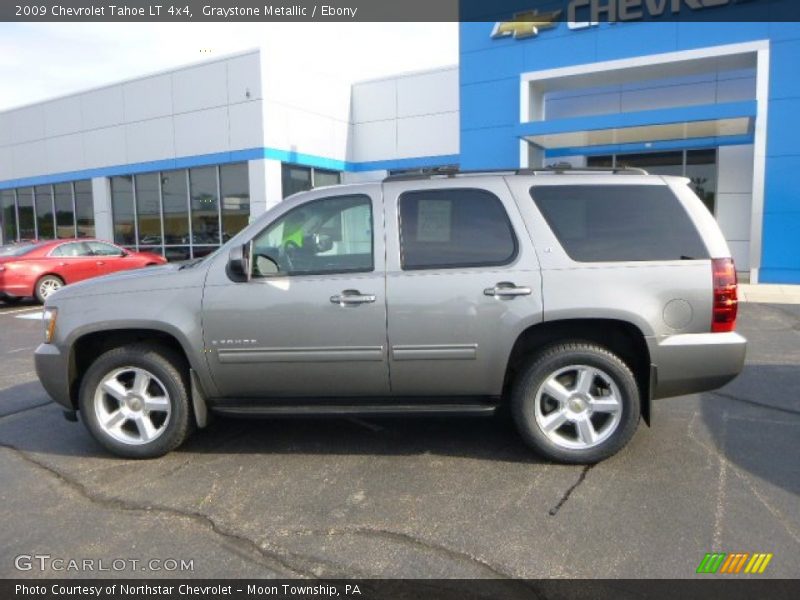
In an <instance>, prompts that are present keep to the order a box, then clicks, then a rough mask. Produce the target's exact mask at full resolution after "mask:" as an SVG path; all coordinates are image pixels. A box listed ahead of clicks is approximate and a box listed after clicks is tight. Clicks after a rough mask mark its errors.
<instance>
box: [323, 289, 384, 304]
mask: <svg viewBox="0 0 800 600" xmlns="http://www.w3.org/2000/svg"><path fill="white" fill-rule="evenodd" d="M373 302H375V294H362V293H361V292H359V291H358V290H344V291H343V292H342V293H341V294H337V295H336V296H331V304H338V305H339V306H355V305H358V304H371V303H373Z"/></svg>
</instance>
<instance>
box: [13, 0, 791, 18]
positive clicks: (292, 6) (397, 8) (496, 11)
mask: <svg viewBox="0 0 800 600" xmlns="http://www.w3.org/2000/svg"><path fill="white" fill-rule="evenodd" d="M515 15H516V18H518V19H529V20H532V21H535V20H536V19H537V15H539V16H544V17H545V18H547V19H551V20H559V21H574V22H606V21H607V22H627V21H638V20H647V21H649V20H653V21H678V20H679V21H716V22H725V21H728V22H735V21H738V22H759V21H760V22H766V21H771V22H780V21H800V2H798V1H797V0H329V1H325V2H318V1H308V0H287V1H286V2H278V3H275V2H270V1H269V0H264V1H261V2H258V1H253V0H175V1H174V2H169V1H165V0H111V1H106V0H2V2H0V21H26V22H37V21H39V22H69V21H74V22H79V21H122V22H137V21H138V22H176V23H177V22H190V21H198V22H211V21H213V22H259V21H262V22H287V21H309V22H310V21H316V22H336V21H339V22H343V21H358V22H391V21H407V22H414V21H464V22H466V21H498V20H505V19H513V18H515Z"/></svg>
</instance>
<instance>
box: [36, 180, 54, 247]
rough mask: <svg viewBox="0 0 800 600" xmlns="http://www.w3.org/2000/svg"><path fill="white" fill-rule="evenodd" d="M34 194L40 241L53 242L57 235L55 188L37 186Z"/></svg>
mask: <svg viewBox="0 0 800 600" xmlns="http://www.w3.org/2000/svg"><path fill="white" fill-rule="evenodd" d="M34 192H35V198H36V225H37V227H38V230H37V231H38V234H39V239H40V240H52V239H53V238H54V237H55V234H56V231H55V225H54V223H53V188H52V187H51V186H49V185H37V186H36V187H35V188H34Z"/></svg>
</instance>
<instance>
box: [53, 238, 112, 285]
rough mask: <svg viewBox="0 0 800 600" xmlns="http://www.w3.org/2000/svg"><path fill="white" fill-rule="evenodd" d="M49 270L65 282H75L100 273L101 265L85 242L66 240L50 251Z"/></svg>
mask: <svg viewBox="0 0 800 600" xmlns="http://www.w3.org/2000/svg"><path fill="white" fill-rule="evenodd" d="M48 262H50V263H51V266H50V268H49V270H50V271H51V272H52V273H55V274H56V275H58V276H59V277H61V278H62V279H63V280H64V282H65V283H75V282H77V281H82V280H84V279H89V278H91V277H97V276H98V275H100V270H99V267H98V266H97V264H96V261H95V260H94V258H93V257H92V252H91V250H90V249H89V246H88V245H87V244H86V243H85V242H65V243H63V244H61V245H59V246H56V247H55V248H53V249H52V250H51V251H50V255H49V257H48Z"/></svg>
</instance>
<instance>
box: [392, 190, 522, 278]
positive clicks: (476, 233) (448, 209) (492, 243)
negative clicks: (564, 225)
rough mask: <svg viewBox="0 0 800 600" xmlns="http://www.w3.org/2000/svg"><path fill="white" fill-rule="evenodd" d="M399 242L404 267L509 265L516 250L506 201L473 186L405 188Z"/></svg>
mask: <svg viewBox="0 0 800 600" xmlns="http://www.w3.org/2000/svg"><path fill="white" fill-rule="evenodd" d="M400 246H401V262H402V265H403V269H436V268H453V267H476V266H483V265H486V266H490V265H504V264H508V263H509V262H511V261H512V260H513V259H514V257H515V256H516V254H517V240H516V237H515V236H514V231H513V229H512V228H511V223H510V221H509V220H508V215H507V214H506V211H505V208H503V203H502V202H501V201H500V199H499V198H498V197H497V196H495V195H494V194H492V193H490V192H486V191H484V190H471V189H458V190H456V189H452V190H428V191H418V192H406V193H404V194H402V195H401V196H400Z"/></svg>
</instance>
